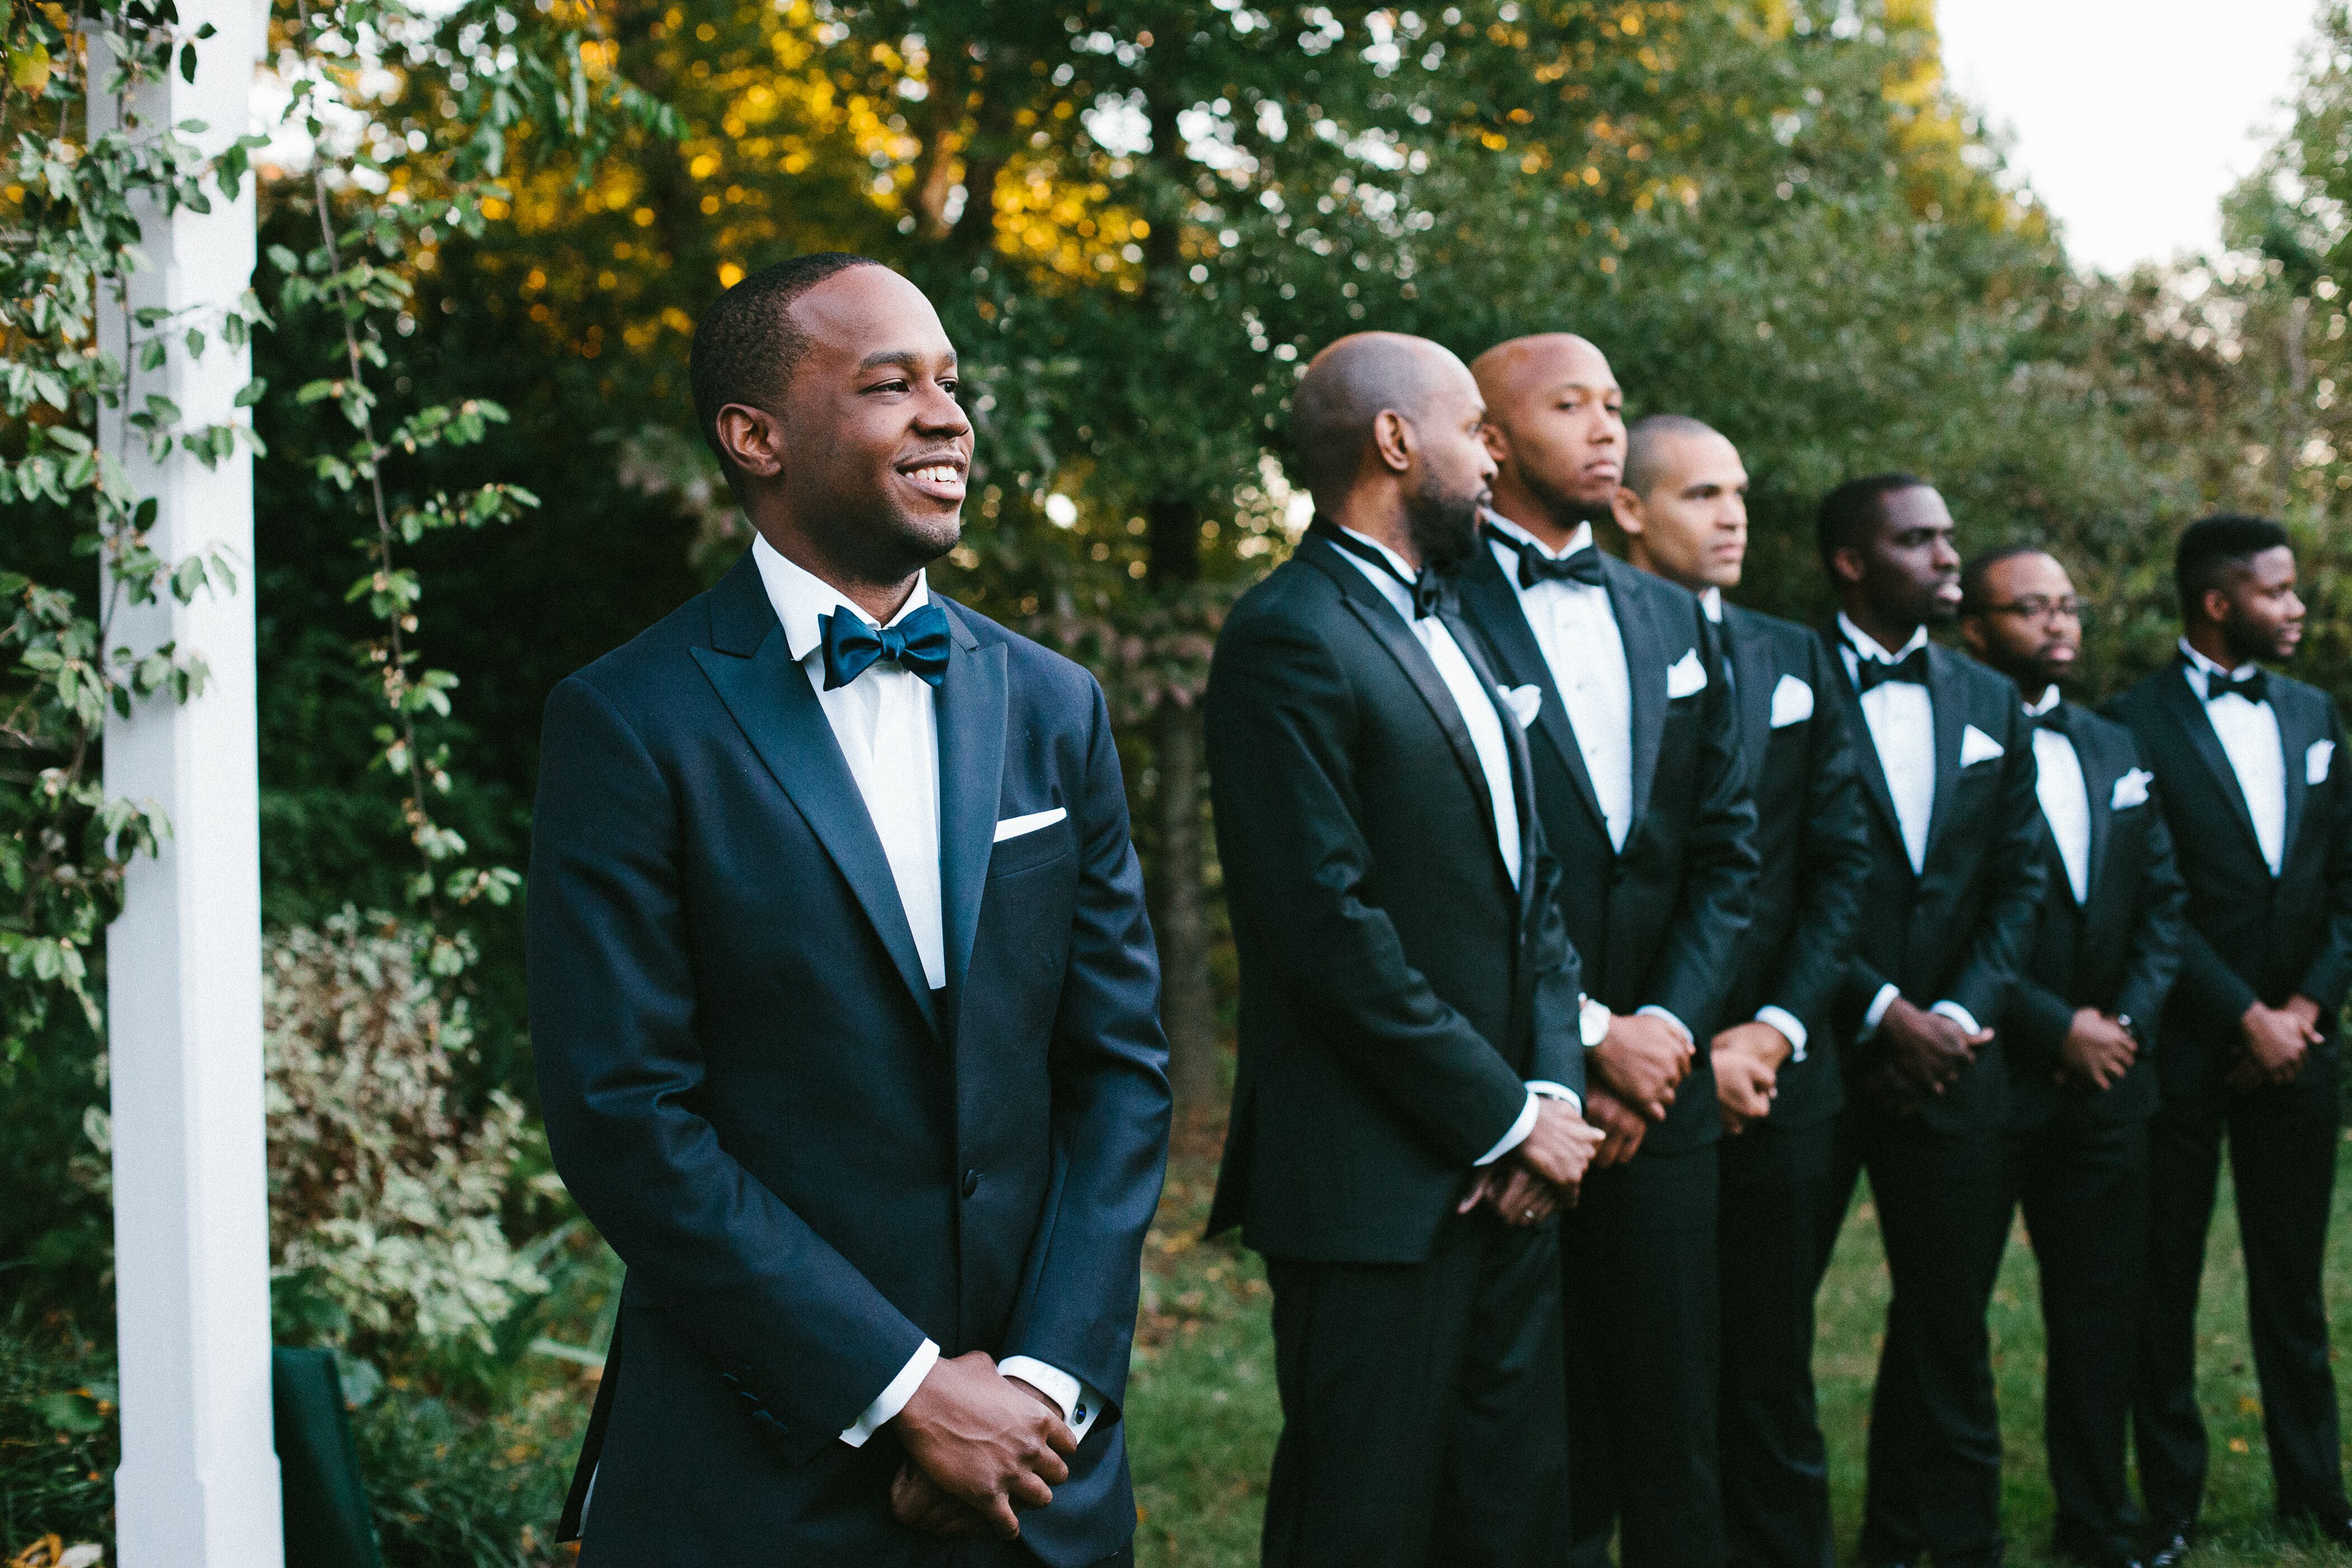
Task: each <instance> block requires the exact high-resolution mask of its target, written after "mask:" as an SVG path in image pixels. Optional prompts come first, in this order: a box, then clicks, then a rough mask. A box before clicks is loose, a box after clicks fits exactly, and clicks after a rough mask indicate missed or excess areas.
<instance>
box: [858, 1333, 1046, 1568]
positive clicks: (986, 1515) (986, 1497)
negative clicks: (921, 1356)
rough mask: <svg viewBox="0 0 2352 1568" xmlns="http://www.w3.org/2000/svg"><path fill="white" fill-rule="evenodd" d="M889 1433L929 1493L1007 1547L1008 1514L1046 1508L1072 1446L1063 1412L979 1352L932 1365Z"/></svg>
mask: <svg viewBox="0 0 2352 1568" xmlns="http://www.w3.org/2000/svg"><path fill="white" fill-rule="evenodd" d="M891 1426H892V1427H893V1428H894V1429H895V1430H896V1431H897V1432H898V1441H899V1443H900V1444H901V1445H902V1446H903V1447H905V1448H906V1450H907V1457H908V1458H909V1459H911V1460H912V1461H914V1464H915V1466H916V1468H918V1469H919V1470H921V1471H922V1473H923V1475H924V1476H925V1477H926V1478H927V1479H929V1481H930V1482H931V1484H932V1485H933V1486H935V1487H936V1488H938V1489H940V1491H943V1492H945V1493H946V1494H947V1495H948V1496H949V1497H950V1498H952V1499H954V1500H956V1501H957V1502H959V1503H961V1504H964V1505H967V1506H969V1507H971V1509H973V1510H976V1511H977V1513H978V1516H979V1518H980V1521H981V1522H982V1524H984V1525H986V1526H987V1527H988V1528H989V1529H991V1530H993V1531H995V1532H996V1533H997V1534H999V1535H1001V1536H1003V1538H1004V1539H1005V1540H1007V1541H1011V1540H1013V1538H1014V1537H1015V1536H1018V1535H1019V1534H1020V1533H1021V1521H1020V1520H1019V1519H1018V1518H1016V1517H1015V1516H1014V1514H1013V1510H1014V1509H1016V1508H1043V1507H1045V1505H1046V1504H1047V1503H1049V1502H1052V1501H1053V1500H1054V1489H1055V1487H1057V1486H1059V1485H1060V1484H1061V1483H1062V1482H1064V1481H1066V1480H1068V1479H1070V1467H1069V1466H1068V1465H1067V1464H1066V1463H1064V1461H1065V1460H1066V1459H1067V1458H1069V1456H1070V1455H1072V1454H1074V1453H1076V1452H1077V1447H1078V1442H1077V1439H1076V1437H1074V1436H1071V1435H1070V1428H1069V1426H1068V1424H1067V1423H1066V1422H1064V1421H1063V1419H1062V1411H1061V1407H1060V1406H1059V1405H1055V1404H1054V1402H1053V1401H1051V1400H1049V1399H1047V1398H1046V1397H1045V1395H1044V1394H1041V1393H1039V1392H1038V1391H1037V1390H1036V1389H1034V1388H1032V1387H1030V1386H1029V1385H1028V1384H1025V1383H1020V1382H1016V1381H1013V1380H1012V1379H1009V1378H1006V1377H1004V1376H1003V1374H1002V1373H999V1372H998V1371H997V1370H996V1363H995V1362H994V1360H992V1358H991V1357H990V1356H989V1355H988V1353H987V1352H984V1351H972V1352H969V1353H967V1354H964V1355H960V1356H957V1357H955V1358H954V1359H953V1360H945V1359H942V1360H941V1361H940V1363H938V1364H937V1365H935V1366H933V1367H932V1368H931V1370H930V1374H929V1376H927V1377H925V1378H924V1379H923V1381H922V1384H921V1386H919V1387H918V1388H917V1389H916V1390H915V1396H914V1397H913V1398H912V1399H909V1400H908V1401H907V1407H906V1408H905V1409H904V1410H901V1411H899V1412H898V1415H897V1417H896V1418H895V1419H894V1420H893V1421H892V1422H891ZM893 1492H894V1494H895V1492H896V1489H895V1488H894V1489H893ZM896 1506H897V1505H896V1502H895V1498H894V1502H893V1508H894V1510H895V1508H896Z"/></svg>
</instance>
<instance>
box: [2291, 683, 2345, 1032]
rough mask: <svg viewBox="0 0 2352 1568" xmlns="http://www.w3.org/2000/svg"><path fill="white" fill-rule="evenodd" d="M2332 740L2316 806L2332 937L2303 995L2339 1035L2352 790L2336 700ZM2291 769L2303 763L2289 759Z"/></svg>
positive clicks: (2330, 707)
mask: <svg viewBox="0 0 2352 1568" xmlns="http://www.w3.org/2000/svg"><path fill="white" fill-rule="evenodd" d="M2327 739H2328V741H2329V742H2330V743H2331V746H2332V748H2333V749H2332V751H2331V752H2330V757H2331V759H2332V760H2333V762H2334V764H2335V765H2334V766H2332V767H2331V768H2330V769H2329V770H2328V774H2327V778H2326V781H2325V783H2324V785H2323V788H2322V789H2320V790H2315V791H2313V792H2312V794H2313V796H2314V799H2313V801H2312V805H2315V806H2317V807H2319V808H2320V809H2321V810H2324V811H2325V812H2326V814H2327V818H2326V821H2327V851H2326V853H2327V863H2326V867H2325V868H2324V870H2323V875H2324V877H2325V879H2326V897H2325V904H2324V907H2325V909H2326V920H2327V934H2326V939H2325V940H2324V941H2322V942H2320V944H2319V951H2318V952H2316V953H2315V954H2314V955H2313V957H2312V960H2311V963H2310V966H2309V967H2308V968H2306V969H2305V971H2304V972H2303V983H2302V984H2299V985H2297V986H2296V987H2295V990H2296V992H2297V993H2298V994H2302V995H2305V996H2308V997H2310V998H2311V999H2312V1000H2313V1001H2314V1002H2316V1003H2318V1004H2319V1013H2320V1017H2321V1019H2322V1020H2323V1022H2324V1023H2325V1025H2326V1027H2327V1028H2328V1029H2329V1030H2330V1031H2333V1030H2334V1028H2335V1018H2336V1014H2337V1013H2339V1012H2341V1011H2343V1008H2344V994H2345V991H2346V990H2347V987H2352V788H2347V784H2346V771H2345V753H2344V722H2343V721H2342V719H2341V718H2340V717H2338V716H2337V714H2336V704H2335V703H2334V702H2333V701H2329V702H2328V703H2327ZM2288 763H2289V765H2290V766H2300V765H2301V761H2300V759H2296V758H2290V759H2288Z"/></svg>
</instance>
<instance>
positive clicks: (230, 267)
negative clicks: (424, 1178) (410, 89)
mask: <svg viewBox="0 0 2352 1568" xmlns="http://www.w3.org/2000/svg"><path fill="white" fill-rule="evenodd" d="M265 16H266V13H265V11H264V10H263V9H262V8H261V7H260V6H258V5H256V4H254V0H181V4H180V21H181V26H182V28H183V29H184V34H189V35H192V34H193V33H194V31H195V30H196V29H197V28H198V27H200V26H202V25H203V24H205V23H206V22H210V23H211V24H212V25H213V26H214V27H215V29H216V31H215V34H214V35H213V37H210V38H209V39H206V40H205V41H204V42H201V43H199V44H197V45H196V52H197V68H196V71H195V79H194V81H193V82H190V81H186V80H184V79H182V77H181V75H180V73H179V71H178V70H177V69H176V68H175V69H173V71H172V72H171V73H170V74H169V76H168V78H167V79H166V80H165V81H164V82H163V83H162V84H160V85H157V86H153V87H151V88H149V89H145V90H144V91H143V92H142V94H141V96H140V97H139V99H138V100H136V102H135V103H134V104H133V105H132V106H131V107H132V109H133V111H134V112H135V113H136V114H137V115H138V116H139V118H140V120H141V121H142V123H143V124H144V125H147V126H156V125H173V124H178V123H180V122H183V121H189V120H198V121H203V122H204V123H205V128H206V129H205V131H204V132H202V133H201V134H200V135H199V136H198V137H197V138H196V140H197V141H199V142H201V143H202V144H203V145H204V146H205V148H206V150H207V151H210V150H215V149H217V148H218V147H220V146H221V145H223V144H224V143H225V142H226V141H227V140H229V139H230V138H232V137H234V136H236V135H238V134H240V133H242V132H245V131H246V130H247V126H248V121H249V117H250V114H251V104H250V95H251V89H252V85H253V76H254V68H255V65H256V62H257V60H258V59H259V58H260V55H261V49H262V42H263V25H264V20H265ZM91 96H92V101H91V103H90V106H89V108H90V123H91V127H92V129H93V131H98V130H103V129H105V128H107V127H109V126H110V125H113V124H115V123H118V118H117V109H116V105H115V104H114V103H113V101H111V100H105V99H103V97H102V95H101V94H100V93H98V92H97V91H95V90H94V91H93V93H92V95H91ZM207 194H208V195H211V199H212V207H213V210H212V211H211V212H210V213H209V214H197V213H194V212H191V211H188V210H186V209H184V208H183V209H182V210H181V211H179V212H177V213H174V214H173V215H172V216H168V217H167V216H163V215H162V214H160V213H159V212H157V211H155V210H153V209H152V207H151V208H150V209H149V210H147V211H146V212H144V213H142V215H141V237H142V249H143V250H144V252H145V254H146V258H147V262H148V266H147V267H146V268H145V269H144V270H143V271H142V272H140V273H139V274H138V275H137V276H136V277H135V278H134V279H133V280H132V282H131V291H130V303H131V309H132V310H140V309H142V308H145V307H150V306H160V307H162V308H163V309H165V310H174V311H179V310H186V311H189V312H190V314H189V315H188V316H186V317H184V318H179V319H175V321H174V322H173V326H172V328H171V330H170V331H168V333H167V334H166V335H167V336H168V338H169V339H170V341H171V343H172V349H171V355H170V358H169V360H168V361H167V362H166V363H164V364H163V366H162V367H161V368H159V369H157V370H154V371H151V372H141V371H138V370H137V369H136V368H135V362H134V360H133V357H132V355H131V352H130V348H129V334H130V331H131V328H130V324H129V323H128V322H127V321H125V320H124V319H123V318H122V317H121V316H120V315H117V314H114V313H112V312H109V314H108V318H107V319H102V320H101V322H100V333H101V338H102V341H104V342H106V344H107V346H108V347H109V348H110V349H111V350H112V352H113V353H115V354H117V355H118V356H120V357H121V360H122V363H125V364H130V365H133V366H134V368H133V369H132V373H131V403H132V405H133V407H134V408H136V407H140V406H143V405H144V404H145V402H146V397H147V395H148V394H150V393H155V392H160V393H162V394H163V395H165V396H167V397H169V398H171V399H172V401H173V403H175V404H177V405H179V408H180V411H181V414H182V416H183V417H184V420H185V421H186V422H187V423H188V424H189V425H190V426H205V425H212V424H218V423H223V422H226V421H228V420H229V419H231V418H232V417H233V416H241V414H242V411H240V410H236V408H235V407H234V401H235V398H236V394H237V392H238V391H239V389H241V388H242V387H243V386H244V385H245V384H246V381H247V378H248V376H249V375H250V374H251V372H250V368H249V358H248V356H247V354H246V353H244V352H243V351H241V350H232V349H231V348H229V346H228V345H227V344H226V343H224V342H221V341H220V339H219V333H218V331H217V330H216V329H217V325H218V320H219V318H218V311H219V310H220V308H221V307H223V306H226V305H228V304H231V303H233V302H234V301H236V300H237V299H238V298H239V296H241V295H242V294H243V293H244V291H245V290H246V289H247V287H248V286H249V285H250V284H251V281H252V278H253V268H254V260H255V238H254V198H253V184H252V181H251V180H250V179H248V180H247V182H246V184H245V186H244V188H243V190H242V191H241V192H240V193H239V194H238V195H237V198H236V200H234V201H226V200H223V199H222V198H221V197H220V196H219V195H217V194H215V193H212V192H211V191H210V189H209V184H208V186H207ZM192 326H194V327H201V328H203V329H205V335H206V337H207V338H208V339H209V340H211V341H210V342H209V345H208V346H207V347H206V349H205V353H203V354H202V355H201V356H200V357H197V358H193V359H192V358H191V357H190V356H189V355H188V353H186V351H185V347H184V342H183V340H184V338H185V336H186V332H187V329H188V328H189V327H192ZM142 335H143V334H142ZM100 436H101V438H102V439H104V441H105V442H106V444H107V445H108V446H109V447H110V448H111V449H112V450H113V451H115V452H117V453H119V454H120V455H121V457H122V458H123V461H124V463H125V464H126V465H127V466H128V468H129V469H130V471H131V479H132V482H133V483H134V484H136V485H137V486H138V487H139V489H140V490H141V492H142V493H143V494H146V495H151V496H153V497H155V498H156V500H157V501H158V502H159V508H158V511H157V514H156V518H155V524H154V529H153V532H152V536H151V538H152V543H153V545H154V548H155V550H156V551H157V552H158V553H160V554H161V555H163V557H164V558H165V559H167V560H173V561H177V560H180V559H182V558H184V557H186V556H189V555H193V554H199V553H210V552H214V551H215V550H219V551H221V552H224V553H225V554H226V558H227V560H228V561H230V562H231V563H234V566H235V570H236V591H235V592H234V593H225V592H220V591H217V590H215V591H211V592H201V591H200V592H199V593H198V594H197V595H196V599H195V602H194V604H192V605H180V604H178V603H176V602H173V601H170V600H168V599H167V600H166V602H165V603H163V604H162V605H155V606H152V607H150V608H145V609H138V610H129V609H126V610H124V611H123V612H121V614H119V615H118V616H117V618H116V620H115V623H114V626H115V636H114V637H113V639H112V640H113V642H114V643H115V645H116V646H118V647H123V646H127V647H130V648H131V649H133V650H134V651H136V652H140V653H143V652H145V651H146V650H148V649H149V648H152V647H157V646H160V645H162V644H163V643H167V642H169V643H173V644H176V645H177V647H179V649H180V651H182V652H183V653H190V654H195V655H199V656H201V657H202V658H203V659H204V660H205V664H206V665H207V666H209V667H210V669H211V680H210V683H209V685H207V687H206V688H205V691H204V692H203V694H202V695H201V696H199V697H197V698H196V699H195V700H193V701H191V702H188V703H187V704H185V705H178V704H174V703H173V702H172V701H171V700H168V699H167V698H157V699H154V700H150V701H148V702H145V703H143V704H142V705H141V706H140V707H139V708H138V709H137V710H135V711H134V712H133V714H132V716H131V718H129V719H127V720H124V719H118V718H115V717H112V716H110V717H109V719H108V721H107V726H106V784H107V789H108V791H109V793H110V794H113V795H123V796H128V797H130V798H131V799H133V800H139V801H149V800H152V801H153V802H155V803H157V804H158V805H161V806H162V808H163V812H164V814H165V815H166V816H168V817H169V818H170V820H171V825H172V837H170V839H168V840H167V841H166V842H165V843H164V845H163V853H162V855H161V857H160V858H156V859H154V860H146V861H141V862H139V863H138V864H136V865H134V866H133V867H132V868H131V872H130V879H129V882H128V884H127V887H126V889H125V901H124V909H123V912H122V916H121V919H120V920H118V921H115V922H114V926H113V929H112V930H111V931H109V932H108V935H107V950H106V951H107V987H106V989H107V1005H108V1014H109V1042H110V1071H111V1083H112V1094H113V1119H114V1258H115V1279H116V1285H115V1299H116V1312H117V1319H118V1325H117V1326H118V1332H119V1335H120V1338H121V1357H122V1369H121V1403H122V1467H121V1469H119V1470H117V1471H116V1472H115V1482H114V1486H115V1504H116V1510H117V1512H116V1521H117V1540H118V1542H119V1545H118V1561H119V1563H121V1564H122V1565H123V1568H278V1564H280V1563H282V1562H283V1561H284V1551H283V1539H282V1531H283V1525H282V1523H281V1521H280V1514H279V1503H278V1458H277V1453H276V1449H275V1447H274V1446H273V1443H272V1440H271V1427H270V1404H269V1209H268V1184H267V1175H266V1171H265V1166H264V1163H263V1157H262V1099H261V1082H262V1080H261V881H260V868H259V843H260V838H259V825H258V820H257V812H258V808H259V785H258V780H257V752H256V741H255V727H256V719H255V688H254V666H253V650H254V622H253V596H254V566H253V466H252V461H251V458H250V457H249V456H248V455H247V452H246V450H245V449H244V448H243V447H239V448H238V450H237V451H236V455H234V456H233V457H231V458H227V459H226V461H224V462H222V463H220V464H219V466H217V467H215V468H205V466H204V465H203V464H201V463H200V462H198V461H197V460H196V459H195V458H193V457H191V456H189V455H188V454H187V453H186V452H184V451H174V452H173V453H172V454H171V455H170V456H169V457H167V458H164V459H163V461H162V462H160V463H155V462H150V461H149V460H148V458H147V457H146V452H145V445H144V443H143V442H141V441H126V440H125V439H124V431H123V428H122V424H121V417H120V416H119V415H118V416H115V417H113V418H111V419H110V420H108V421H106V422H104V425H103V426H102V428H101V431H100Z"/></svg>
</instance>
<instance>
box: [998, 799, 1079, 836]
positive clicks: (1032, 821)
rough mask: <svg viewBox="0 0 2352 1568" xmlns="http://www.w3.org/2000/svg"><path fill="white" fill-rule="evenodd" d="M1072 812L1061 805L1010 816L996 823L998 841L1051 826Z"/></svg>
mask: <svg viewBox="0 0 2352 1568" xmlns="http://www.w3.org/2000/svg"><path fill="white" fill-rule="evenodd" d="M1069 815H1070V814H1069V813H1068V812H1067V811H1066V810H1064V809H1063V808H1062V807H1060V806H1058V805H1057V806H1055V808H1054V809H1053V810H1051V811H1033V812H1031V813H1030V814H1029V815H1028V816H1008V817H1006V818H1005V819H1004V820H1003V821H1002V822H1000V823H998V824H997V825H996V840H995V841H996V842H997V843H999V844H1002V843H1003V842H1004V841H1005V840H1006V839H1008V838H1018V837H1021V836H1022V835H1023V834H1024V833H1034V832H1036V831H1037V830H1038V829H1039V828H1041V827H1051V826H1054V824H1055V823H1057V822H1059V821H1061V820H1062V818H1064V817H1066V816H1069Z"/></svg>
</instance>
